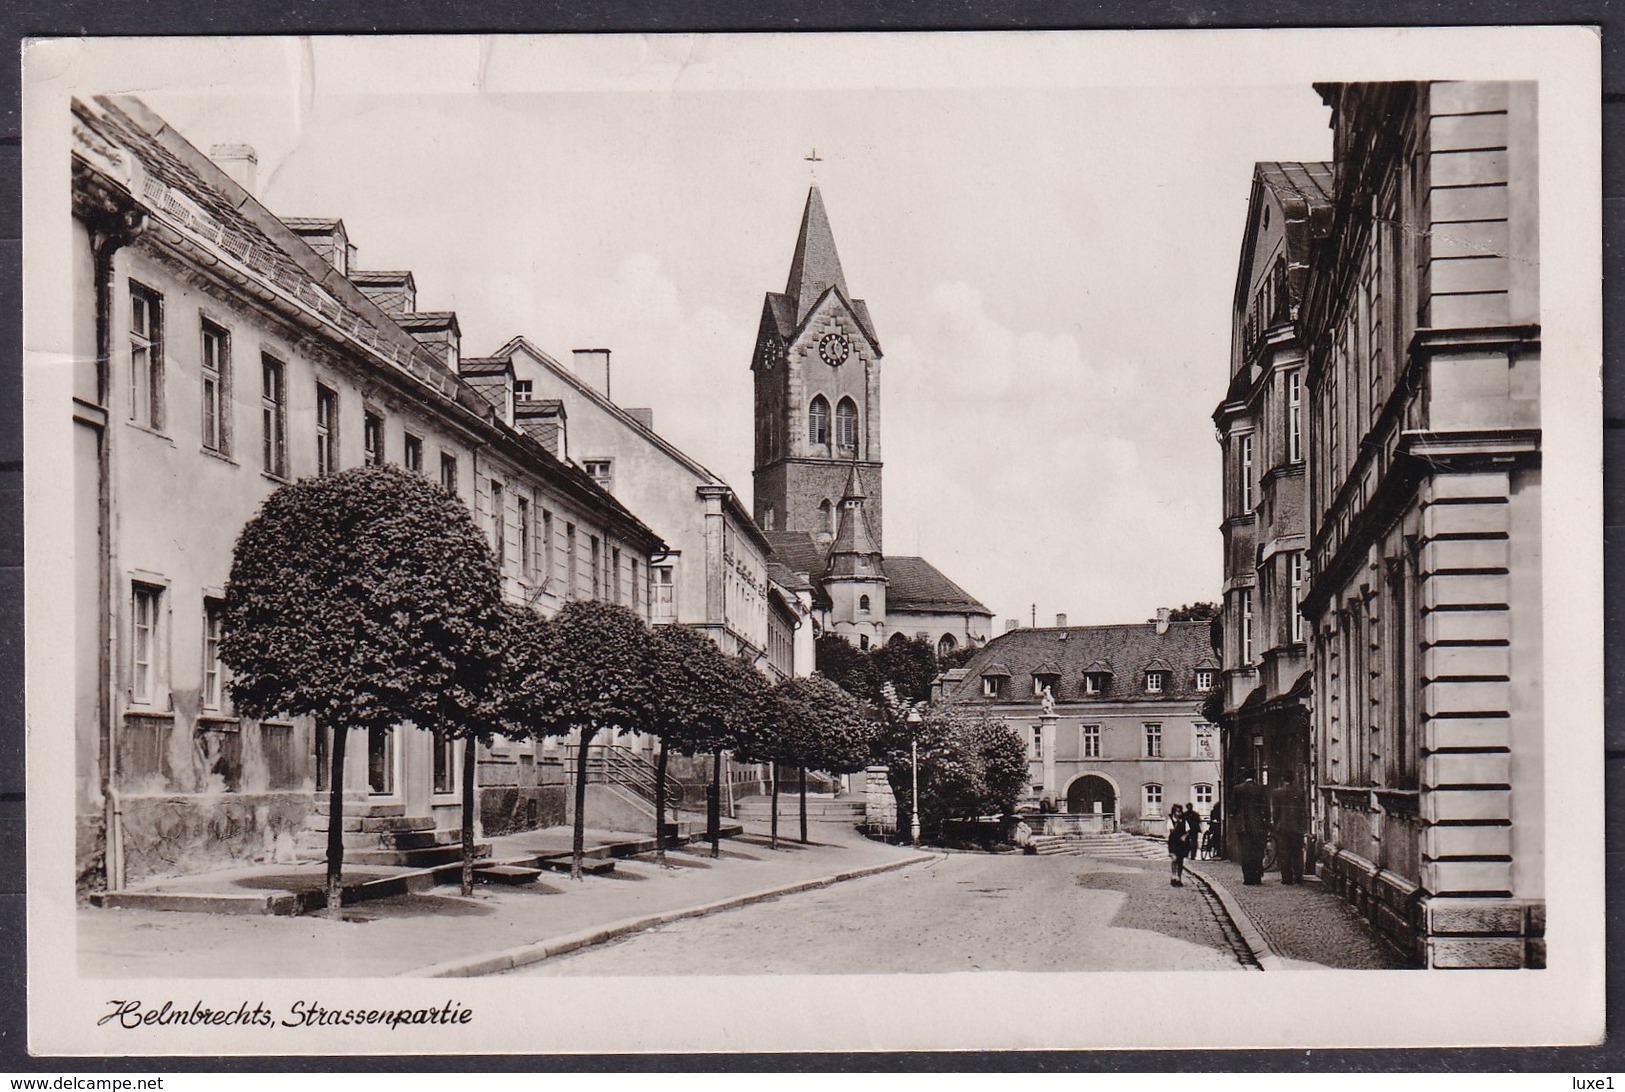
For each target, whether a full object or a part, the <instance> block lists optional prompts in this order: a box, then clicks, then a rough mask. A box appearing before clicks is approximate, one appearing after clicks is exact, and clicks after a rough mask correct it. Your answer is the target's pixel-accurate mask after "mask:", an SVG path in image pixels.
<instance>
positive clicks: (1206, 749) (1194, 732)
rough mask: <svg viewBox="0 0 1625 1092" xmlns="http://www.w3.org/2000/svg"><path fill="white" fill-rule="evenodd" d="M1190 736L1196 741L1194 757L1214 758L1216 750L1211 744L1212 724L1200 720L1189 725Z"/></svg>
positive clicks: (1216, 755)
mask: <svg viewBox="0 0 1625 1092" xmlns="http://www.w3.org/2000/svg"><path fill="white" fill-rule="evenodd" d="M1191 737H1192V738H1193V739H1194V740H1195V741H1196V757H1197V758H1206V759H1216V758H1218V757H1219V755H1218V752H1217V751H1216V750H1215V749H1214V746H1213V725H1211V724H1205V723H1202V722H1201V721H1198V722H1197V723H1195V724H1193V725H1191Z"/></svg>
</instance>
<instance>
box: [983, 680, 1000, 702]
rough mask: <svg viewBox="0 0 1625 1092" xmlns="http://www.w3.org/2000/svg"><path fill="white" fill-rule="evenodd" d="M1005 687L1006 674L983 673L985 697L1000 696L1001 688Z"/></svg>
mask: <svg viewBox="0 0 1625 1092" xmlns="http://www.w3.org/2000/svg"><path fill="white" fill-rule="evenodd" d="M1003 689H1004V676H1002V675H983V676H982V697H984V698H996V697H998V696H999V692H1000V691H1001V690H1003Z"/></svg>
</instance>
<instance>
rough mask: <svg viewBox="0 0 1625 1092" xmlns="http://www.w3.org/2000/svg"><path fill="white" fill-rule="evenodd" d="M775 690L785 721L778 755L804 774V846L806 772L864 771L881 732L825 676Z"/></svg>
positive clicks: (804, 831) (804, 838) (804, 830)
mask: <svg viewBox="0 0 1625 1092" xmlns="http://www.w3.org/2000/svg"><path fill="white" fill-rule="evenodd" d="M776 689H777V691H778V697H779V702H780V705H781V708H782V713H783V717H784V721H783V728H782V731H781V732H780V734H779V742H778V753H779V756H780V760H781V761H783V762H786V763H788V764H789V765H792V766H795V767H797V768H798V769H799V771H800V774H801V777H800V796H801V842H802V844H804V845H805V844H806V842H807V770H808V769H815V770H824V771H826V772H828V773H851V772H852V771H854V770H861V769H862V768H863V767H864V766H865V765H867V764H868V762H869V752H870V750H871V747H872V745H873V743H874V739H875V736H876V734H877V728H876V726H875V724H874V722H873V721H872V720H871V718H870V717H869V716H868V714H867V713H866V711H865V709H864V707H863V705H862V703H860V702H859V701H858V700H857V699H856V698H854V697H853V696H852V695H851V694H849V693H847V692H846V691H845V690H843V689H841V688H840V687H839V686H836V685H835V684H834V683H833V682H831V681H830V680H828V679H826V678H824V677H823V676H822V675H816V674H815V675H810V676H808V677H806V678H803V679H786V680H784V682H782V683H780V684H779V685H778V687H777V688H776ZM775 803H776V801H775ZM775 818H776V816H775Z"/></svg>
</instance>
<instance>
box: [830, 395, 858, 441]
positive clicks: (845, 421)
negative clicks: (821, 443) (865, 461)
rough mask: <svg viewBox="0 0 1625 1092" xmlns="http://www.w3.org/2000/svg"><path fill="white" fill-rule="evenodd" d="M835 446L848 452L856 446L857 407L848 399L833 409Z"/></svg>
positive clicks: (844, 399)
mask: <svg viewBox="0 0 1625 1092" xmlns="http://www.w3.org/2000/svg"><path fill="white" fill-rule="evenodd" d="M835 444H836V446H837V447H840V448H842V449H844V450H848V451H851V450H855V449H856V448H857V446H858V407H857V403H855V402H853V401H852V399H850V398H843V399H841V403H840V405H838V406H836V407H835Z"/></svg>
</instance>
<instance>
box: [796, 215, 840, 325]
mask: <svg viewBox="0 0 1625 1092" xmlns="http://www.w3.org/2000/svg"><path fill="white" fill-rule="evenodd" d="M832 284H833V285H834V286H835V287H837V288H839V289H840V290H841V295H842V296H846V297H847V298H848V299H850V298H851V297H850V294H849V293H848V292H847V290H846V276H845V275H844V274H843V273H842V272H841V256H840V255H839V254H837V253H836V252H835V233H834V232H832V231H831V230H830V227H829V216H828V214H827V213H825V212H824V197H823V195H822V194H820V193H819V192H818V187H817V186H813V187H812V188H811V189H809V190H808V191H807V207H806V208H805V209H803V210H802V213H801V234H800V235H798V236H797V237H796V253H795V257H794V258H792V259H790V279H789V281H788V282H787V283H786V284H785V286H784V294H785V295H786V296H788V297H789V298H790V299H791V300H792V301H793V302H794V303H795V306H796V322H798V323H799V322H801V321H803V320H804V319H806V317H807V312H808V311H811V310H812V306H813V304H815V303H817V302H818V297H819V296H822V295H823V294H824V292H825V290H826V289H828V288H829V286H830V285H832Z"/></svg>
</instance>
